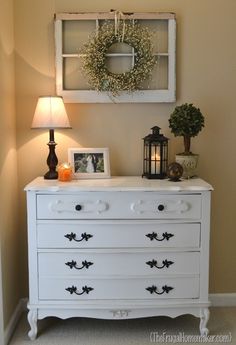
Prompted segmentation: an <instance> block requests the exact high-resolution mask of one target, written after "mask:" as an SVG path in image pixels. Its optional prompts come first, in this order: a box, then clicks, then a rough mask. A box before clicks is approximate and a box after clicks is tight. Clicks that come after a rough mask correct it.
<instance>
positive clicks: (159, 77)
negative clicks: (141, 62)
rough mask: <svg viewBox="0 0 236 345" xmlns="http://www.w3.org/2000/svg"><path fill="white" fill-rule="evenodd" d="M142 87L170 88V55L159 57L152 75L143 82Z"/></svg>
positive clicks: (146, 88) (153, 88)
mask: <svg viewBox="0 0 236 345" xmlns="http://www.w3.org/2000/svg"><path fill="white" fill-rule="evenodd" d="M142 89H144V90H161V89H162V90H166V89H168V56H159V57H157V64H156V65H155V66H154V68H153V73H152V77H151V78H150V79H148V80H145V81H144V82H143V83H142Z"/></svg>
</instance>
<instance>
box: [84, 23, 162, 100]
mask: <svg viewBox="0 0 236 345" xmlns="http://www.w3.org/2000/svg"><path fill="white" fill-rule="evenodd" d="M118 42H123V43H126V44H128V45H129V46H131V47H132V48H133V49H134V53H135V59H134V65H133V67H132V68H131V69H130V70H129V71H127V72H124V73H120V74H118V73H112V72H110V71H109V70H108V68H107V61H106V56H107V52H108V50H109V48H110V47H111V46H112V45H113V44H115V43H118ZM155 63H156V58H155V56H154V55H153V46H152V42H151V32H150V31H149V29H148V28H146V27H142V26H140V25H139V24H137V23H133V22H131V21H129V22H128V23H127V22H126V21H124V20H121V21H119V23H118V25H117V23H115V24H112V23H111V22H105V23H104V24H103V25H102V26H101V27H100V28H99V30H97V32H95V33H93V35H92V36H91V38H90V39H89V41H88V43H86V44H85V45H84V47H83V49H82V69H83V71H84V72H85V74H86V76H87V78H88V83H89V85H90V86H91V87H92V88H93V89H95V90H96V91H106V92H109V93H111V94H112V96H118V95H119V94H120V92H122V91H126V92H134V91H137V90H140V89H141V83H142V82H143V81H144V80H146V79H148V78H149V77H150V75H151V72H152V69H153V66H154V65H155Z"/></svg>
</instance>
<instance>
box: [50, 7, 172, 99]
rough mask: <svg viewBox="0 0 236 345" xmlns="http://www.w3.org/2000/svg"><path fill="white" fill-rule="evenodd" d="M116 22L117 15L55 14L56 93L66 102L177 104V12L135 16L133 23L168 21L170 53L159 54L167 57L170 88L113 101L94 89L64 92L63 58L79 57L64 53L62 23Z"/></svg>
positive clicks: (143, 92) (133, 15) (105, 13)
mask: <svg viewBox="0 0 236 345" xmlns="http://www.w3.org/2000/svg"><path fill="white" fill-rule="evenodd" d="M106 19H114V13H112V12H103V13H57V14H55V45H56V92H57V94H58V95H60V96H62V97H63V98H64V101H65V102H66V103H112V102H115V103H164V102H175V101H176V72H175V71H176V19H175V14H174V13H162V12H154V13H133V14H132V15H130V16H129V19H132V20H152V19H154V20H157V19H160V20H161V19H162V20H163V19H165V20H168V52H167V53H162V54H158V53H157V56H158V55H160V56H161V55H162V56H163V55H164V56H167V57H168V88H167V89H163V90H162V89H158V90H142V91H135V92H133V93H131V94H128V93H127V92H123V93H121V95H120V96H118V97H115V98H114V99H111V97H109V95H108V94H107V93H106V92H97V91H93V90H65V89H63V59H64V58H65V57H78V54H63V47H62V35H63V32H62V30H63V25H62V23H63V21H67V20H95V21H96V27H98V25H99V24H98V22H99V20H106Z"/></svg>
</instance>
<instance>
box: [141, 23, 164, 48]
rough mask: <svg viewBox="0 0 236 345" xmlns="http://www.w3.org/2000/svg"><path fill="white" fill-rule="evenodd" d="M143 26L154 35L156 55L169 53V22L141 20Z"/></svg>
mask: <svg viewBox="0 0 236 345" xmlns="http://www.w3.org/2000/svg"><path fill="white" fill-rule="evenodd" d="M139 22H140V24H141V25H143V26H145V27H147V28H148V29H149V30H150V31H151V32H152V33H153V48H154V52H155V53H167V52H168V20H164V19H163V20H160V19H159V20H141V21H139Z"/></svg>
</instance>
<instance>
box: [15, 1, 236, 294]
mask: <svg viewBox="0 0 236 345" xmlns="http://www.w3.org/2000/svg"><path fill="white" fill-rule="evenodd" d="M110 8H116V9H119V10H122V11H134V10H135V11H143V12H145V11H171V12H175V13H176V15H177V104H181V103H183V102H193V103H194V104H195V105H197V106H198V107H200V109H201V110H202V112H203V113H204V115H205V119H206V127H205V129H204V130H203V131H202V133H201V134H200V135H199V136H198V138H196V139H194V140H193V147H192V148H193V151H194V152H196V153H199V154H200V155H201V158H200V167H199V175H200V176H201V177H202V178H205V179H206V180H208V181H209V182H211V183H212V184H213V186H214V188H215V191H214V193H213V202H212V232H211V257H210V259H211V275H210V289H211V292H215V293H216V292H236V276H235V275H234V276H232V264H233V263H234V264H235V259H236V255H235V253H236V251H235V243H236V231H235V230H236V220H235V218H234V212H235V204H236V183H235V169H236V163H235V159H234V157H235V128H236V103H235V90H236V67H235V66H236V64H235V61H236V45H235V35H236V21H235V12H236V1H235V0H227V1H225V0H198V1H195V0H149V1H143V0H136V1H129V2H127V0H119V1H118V0H113V1H111V0H109V1H108V0H100V1H94V0H90V1H89V0H88V1H78V0H41V1H32V0H15V41H16V96H17V98H16V109H17V148H18V153H19V155H18V158H19V182H20V190H21V192H20V200H21V204H22V210H21V239H22V243H21V251H22V262H21V266H22V277H23V279H22V282H23V284H22V294H23V295H25V294H26V291H27V269H26V267H27V265H26V255H27V254H26V253H27V249H26V224H25V223H26V222H25V219H26V212H25V206H24V205H25V196H24V193H23V192H22V189H23V187H24V185H25V184H26V183H27V182H29V181H30V180H31V179H33V178H34V177H36V176H38V175H40V174H41V175H42V174H43V173H44V172H45V170H46V166H45V160H46V156H47V146H46V142H47V140H48V137H47V136H48V134H47V133H45V132H43V131H42V132H41V131H36V130H31V129H30V126H31V121H32V117H33V113H34V109H35V105H36V101H37V97H38V96H39V95H47V94H51V93H53V92H54V90H55V89H54V87H55V79H54V78H55V71H54V40H53V14H54V13H55V12H60V11H108V10H110ZM175 105H176V104H98V105H95V104H68V105H67V106H66V107H67V110H68V114H69V117H70V120H71V124H72V127H73V129H72V130H64V131H57V132H56V140H57V142H58V147H57V153H58V157H59V160H60V161H65V160H67V148H68V147H74V146H84V147H103V146H108V147H109V149H110V156H111V169H112V174H113V175H118V174H120V175H126V174H127V175H141V173H142V140H141V138H142V137H143V136H144V135H146V134H147V133H148V132H149V129H150V127H152V126H153V125H159V126H160V127H161V128H162V130H163V133H164V134H165V135H167V136H169V137H170V138H171V140H170V160H173V157H174V153H176V152H178V151H179V150H180V149H181V145H182V142H181V140H179V139H176V138H174V137H173V136H172V135H171V134H170V131H169V129H168V117H169V114H170V113H171V112H172V110H173V109H174V107H175Z"/></svg>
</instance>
